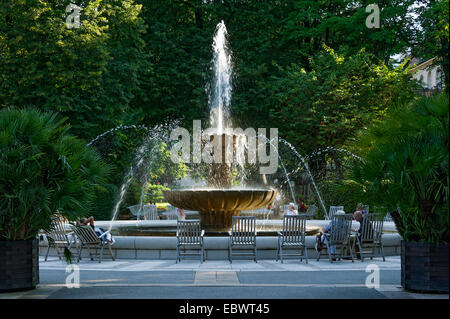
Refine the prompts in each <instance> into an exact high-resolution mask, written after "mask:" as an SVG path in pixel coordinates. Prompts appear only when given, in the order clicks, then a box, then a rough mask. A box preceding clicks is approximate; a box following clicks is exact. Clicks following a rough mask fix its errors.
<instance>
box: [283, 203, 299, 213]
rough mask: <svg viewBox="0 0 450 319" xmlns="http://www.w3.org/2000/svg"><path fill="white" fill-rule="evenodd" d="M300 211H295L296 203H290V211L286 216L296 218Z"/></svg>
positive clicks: (287, 211)
mask: <svg viewBox="0 0 450 319" xmlns="http://www.w3.org/2000/svg"><path fill="white" fill-rule="evenodd" d="M296 215H298V211H297V210H296V209H295V204H294V203H289V206H288V209H287V210H286V211H285V213H284V216H296Z"/></svg>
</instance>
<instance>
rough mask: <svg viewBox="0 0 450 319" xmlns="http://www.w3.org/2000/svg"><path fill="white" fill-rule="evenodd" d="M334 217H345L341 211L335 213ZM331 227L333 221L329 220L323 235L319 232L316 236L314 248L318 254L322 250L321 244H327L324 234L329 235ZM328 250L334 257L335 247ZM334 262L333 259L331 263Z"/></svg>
mask: <svg viewBox="0 0 450 319" xmlns="http://www.w3.org/2000/svg"><path fill="white" fill-rule="evenodd" d="M336 215H345V212H344V211H343V210H338V211H337V212H336V213H335V216H336ZM332 227H333V220H331V221H330V222H329V223H328V225H327V227H325V229H324V231H323V233H322V232H321V234H320V235H317V239H316V246H315V248H316V250H317V251H318V252H320V251H321V250H322V249H323V244H322V243H326V242H327V237H326V236H325V233H329V232H330V231H331V229H332ZM329 249H330V253H331V254H332V255H335V254H336V246H330V247H329ZM334 260H336V258H333V261H334Z"/></svg>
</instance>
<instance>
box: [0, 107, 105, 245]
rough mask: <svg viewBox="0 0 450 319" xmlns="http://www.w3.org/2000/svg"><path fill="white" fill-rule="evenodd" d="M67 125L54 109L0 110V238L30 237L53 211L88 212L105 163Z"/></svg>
mask: <svg viewBox="0 0 450 319" xmlns="http://www.w3.org/2000/svg"><path fill="white" fill-rule="evenodd" d="M69 129H70V126H69V125H68V124H67V123H66V119H65V118H61V117H60V116H58V115H57V114H55V113H43V112H40V111H38V110H36V109H22V110H19V109H15V108H6V109H3V110H1V111H0V240H2V241H3V240H12V241H15V240H27V239H32V238H35V237H36V235H37V233H38V232H39V230H40V229H44V230H48V229H49V227H50V222H51V215H52V214H54V213H56V212H59V213H60V214H61V215H63V216H65V217H66V218H68V219H69V220H75V219H77V218H79V217H81V216H86V215H87V214H88V213H89V210H90V205H91V201H92V199H93V196H94V192H95V191H96V190H98V189H101V188H102V187H103V185H104V182H105V177H106V176H107V174H108V172H109V170H110V167H109V166H107V165H105V164H104V163H103V162H102V160H101V158H100V156H99V155H98V154H97V153H96V152H95V150H94V149H92V148H90V147H88V146H86V144H85V142H83V141H82V140H79V139H78V138H76V137H74V136H71V135H69V133H68V132H69Z"/></svg>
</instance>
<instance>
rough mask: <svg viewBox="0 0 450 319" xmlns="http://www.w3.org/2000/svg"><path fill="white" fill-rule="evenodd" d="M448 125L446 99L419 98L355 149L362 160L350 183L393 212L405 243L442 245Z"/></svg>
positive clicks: (396, 111)
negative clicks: (355, 183)
mask: <svg viewBox="0 0 450 319" xmlns="http://www.w3.org/2000/svg"><path fill="white" fill-rule="evenodd" d="M448 120H449V100H448V96H445V95H441V96H433V97H428V98H422V99H419V100H416V101H414V102H413V103H411V104H410V105H407V106H403V107H396V108H394V109H393V110H392V111H391V112H390V114H388V115H387V118H386V119H385V120H383V121H381V122H379V123H377V124H375V125H374V126H372V127H370V128H369V129H368V130H366V131H365V132H364V133H363V135H362V136H361V138H360V140H359V143H358V145H357V146H358V147H359V148H360V153H362V154H365V156H364V161H362V162H360V163H356V164H355V166H354V167H353V169H352V172H351V174H352V178H353V179H355V180H356V181H358V182H359V183H360V184H361V185H362V187H363V188H364V191H365V193H366V195H367V197H368V200H370V202H371V203H373V204H375V205H379V206H388V208H389V209H390V210H391V211H394V213H393V214H392V215H393V218H394V221H395V222H396V224H397V229H398V231H399V233H400V234H401V235H402V237H403V238H404V239H405V240H406V241H417V242H430V243H439V242H448V238H449V229H448V222H449V220H448V185H449V177H448Z"/></svg>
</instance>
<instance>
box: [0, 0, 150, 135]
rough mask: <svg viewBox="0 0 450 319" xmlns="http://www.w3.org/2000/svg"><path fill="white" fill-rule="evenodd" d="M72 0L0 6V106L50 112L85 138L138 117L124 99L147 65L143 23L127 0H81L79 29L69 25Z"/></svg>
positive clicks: (23, 0) (134, 88)
mask: <svg viewBox="0 0 450 319" xmlns="http://www.w3.org/2000/svg"><path fill="white" fill-rule="evenodd" d="M72 2H73V1H69V0H63V1H39V0H20V1H3V2H2V3H1V4H0V59H1V63H0V74H1V79H2V81H1V82H2V85H1V86H0V108H1V107H2V106H8V105H33V106H36V107H38V108H39V109H40V110H46V111H47V110H49V111H58V112H60V113H61V114H62V115H63V116H67V117H68V118H69V119H70V122H71V125H72V129H71V130H72V133H74V134H76V135H77V136H80V137H82V138H85V139H90V138H93V137H94V136H95V135H97V134H99V133H102V132H103V131H105V130H107V129H109V128H111V127H114V126H115V125H117V124H119V123H122V122H123V121H126V120H131V119H132V118H133V117H136V116H138V115H137V113H139V110H138V109H137V110H136V109H135V108H134V109H131V108H130V107H129V104H130V101H131V100H132V99H133V98H134V97H135V95H137V94H139V90H140V89H139V87H138V85H139V84H140V81H141V79H142V77H143V76H145V75H146V74H147V72H148V70H149V65H148V64H147V59H145V57H146V55H145V54H144V50H143V47H144V43H143V41H142V39H141V38H140V37H141V32H143V31H144V26H143V23H142V20H141V19H140V18H139V17H138V14H139V12H140V6H137V5H135V4H133V1H132V0H125V1H122V0H121V1H119V0H95V1H88V0H84V1H80V2H77V4H78V5H80V6H82V7H83V10H82V11H81V27H80V28H78V29H77V28H73V29H69V28H67V26H66V18H67V16H68V15H69V13H66V12H65V10H66V6H67V5H68V4H70V3H72ZM140 71H142V72H140Z"/></svg>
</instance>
